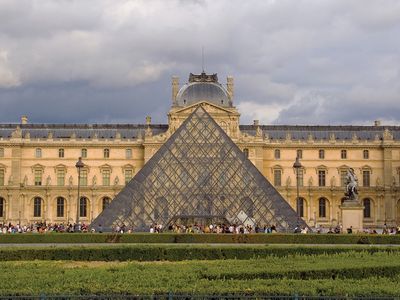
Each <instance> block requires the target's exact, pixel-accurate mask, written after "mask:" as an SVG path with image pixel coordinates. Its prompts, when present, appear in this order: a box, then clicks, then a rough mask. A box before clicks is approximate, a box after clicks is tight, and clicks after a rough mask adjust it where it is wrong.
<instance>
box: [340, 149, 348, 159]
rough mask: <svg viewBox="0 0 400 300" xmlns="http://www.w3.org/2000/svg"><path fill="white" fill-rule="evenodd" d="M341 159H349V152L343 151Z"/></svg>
mask: <svg viewBox="0 0 400 300" xmlns="http://www.w3.org/2000/svg"><path fill="white" fill-rule="evenodd" d="M340 158H341V159H346V158H347V150H341V151H340Z"/></svg>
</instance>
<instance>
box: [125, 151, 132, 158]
mask: <svg viewBox="0 0 400 300" xmlns="http://www.w3.org/2000/svg"><path fill="white" fill-rule="evenodd" d="M125 156H126V158H127V159H130V158H132V149H126V150H125Z"/></svg>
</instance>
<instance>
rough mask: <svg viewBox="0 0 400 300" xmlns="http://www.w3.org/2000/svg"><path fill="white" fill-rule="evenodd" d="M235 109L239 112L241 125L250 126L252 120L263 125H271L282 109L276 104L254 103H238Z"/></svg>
mask: <svg viewBox="0 0 400 300" xmlns="http://www.w3.org/2000/svg"><path fill="white" fill-rule="evenodd" d="M237 108H238V109H239V111H240V112H241V118H240V120H241V123H245V124H251V123H252V121H253V120H259V121H260V124H263V125H264V124H271V123H273V122H274V121H275V120H276V118H278V116H279V113H280V111H281V110H282V107H281V106H279V105H276V104H260V103H254V102H240V103H239V105H237Z"/></svg>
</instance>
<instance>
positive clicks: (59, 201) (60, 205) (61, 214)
mask: <svg viewBox="0 0 400 300" xmlns="http://www.w3.org/2000/svg"><path fill="white" fill-rule="evenodd" d="M62 217H64V198H62V197H58V198H57V218H62Z"/></svg>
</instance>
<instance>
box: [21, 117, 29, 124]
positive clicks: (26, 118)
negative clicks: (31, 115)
mask: <svg viewBox="0 0 400 300" xmlns="http://www.w3.org/2000/svg"><path fill="white" fill-rule="evenodd" d="M21 124H28V117H27V116H22V117H21Z"/></svg>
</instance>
